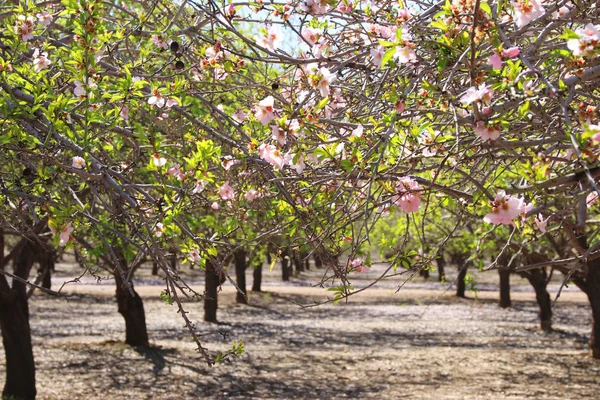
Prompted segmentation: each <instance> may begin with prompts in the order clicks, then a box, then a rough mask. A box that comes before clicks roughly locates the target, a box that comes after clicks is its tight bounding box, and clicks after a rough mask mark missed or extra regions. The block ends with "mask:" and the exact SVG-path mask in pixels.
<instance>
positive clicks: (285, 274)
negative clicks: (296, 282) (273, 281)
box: [281, 249, 291, 281]
mask: <svg viewBox="0 0 600 400" xmlns="http://www.w3.org/2000/svg"><path fill="white" fill-rule="evenodd" d="M290 269H291V266H290V257H289V250H287V249H284V250H283V251H282V252H281V279H282V280H283V281H289V280H290Z"/></svg>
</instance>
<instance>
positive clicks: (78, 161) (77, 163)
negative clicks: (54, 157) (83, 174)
mask: <svg viewBox="0 0 600 400" xmlns="http://www.w3.org/2000/svg"><path fill="white" fill-rule="evenodd" d="M72 167H73V168H77V169H83V168H85V160H84V159H83V157H79V156H75V157H73V164H72Z"/></svg>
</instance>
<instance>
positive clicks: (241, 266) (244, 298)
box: [233, 249, 248, 304]
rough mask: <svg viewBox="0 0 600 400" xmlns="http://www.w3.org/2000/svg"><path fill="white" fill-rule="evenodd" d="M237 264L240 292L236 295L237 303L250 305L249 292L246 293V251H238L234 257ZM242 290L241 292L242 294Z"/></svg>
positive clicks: (236, 277) (236, 272)
mask: <svg viewBox="0 0 600 400" xmlns="http://www.w3.org/2000/svg"><path fill="white" fill-rule="evenodd" d="M233 257H234V262H235V280H236V282H237V285H238V289H239V290H238V291H236V294H235V301H236V302H237V303H238V304H248V292H247V291H246V268H247V267H248V264H247V263H246V252H245V251H244V249H238V250H237V251H236V252H235V253H234V255H233ZM240 290H241V292H240Z"/></svg>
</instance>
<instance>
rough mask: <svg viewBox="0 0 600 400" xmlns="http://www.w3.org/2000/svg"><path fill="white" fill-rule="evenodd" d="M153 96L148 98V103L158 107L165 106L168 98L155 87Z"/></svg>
mask: <svg viewBox="0 0 600 400" xmlns="http://www.w3.org/2000/svg"><path fill="white" fill-rule="evenodd" d="M152 94H153V95H152V96H150V98H149V99H148V104H150V105H151V106H152V105H155V106H156V107H158V108H162V107H164V106H165V103H166V99H165V98H164V97H163V96H162V95H161V94H160V93H159V92H158V90H156V89H154V90H153V91H152Z"/></svg>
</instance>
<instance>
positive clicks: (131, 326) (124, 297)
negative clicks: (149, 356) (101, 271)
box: [114, 271, 150, 347]
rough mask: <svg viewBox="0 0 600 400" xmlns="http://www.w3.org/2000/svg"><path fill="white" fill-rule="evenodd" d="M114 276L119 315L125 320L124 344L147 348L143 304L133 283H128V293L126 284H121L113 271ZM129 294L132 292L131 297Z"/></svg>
mask: <svg viewBox="0 0 600 400" xmlns="http://www.w3.org/2000/svg"><path fill="white" fill-rule="evenodd" d="M114 275H115V282H116V285H117V305H118V306H119V314H121V315H122V316H123V318H124V319H125V343H127V344H128V345H130V346H145V347H148V346H149V345H150V343H149V341H148V330H147V329H146V314H145V312H144V302H143V301H142V298H141V297H140V296H139V295H138V294H137V292H136V291H135V290H134V289H133V282H129V284H130V285H131V291H130V290H129V289H128V287H127V284H125V283H124V282H123V279H122V278H121V274H119V272H118V271H115V274H114ZM131 292H133V296H132V293H131Z"/></svg>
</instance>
